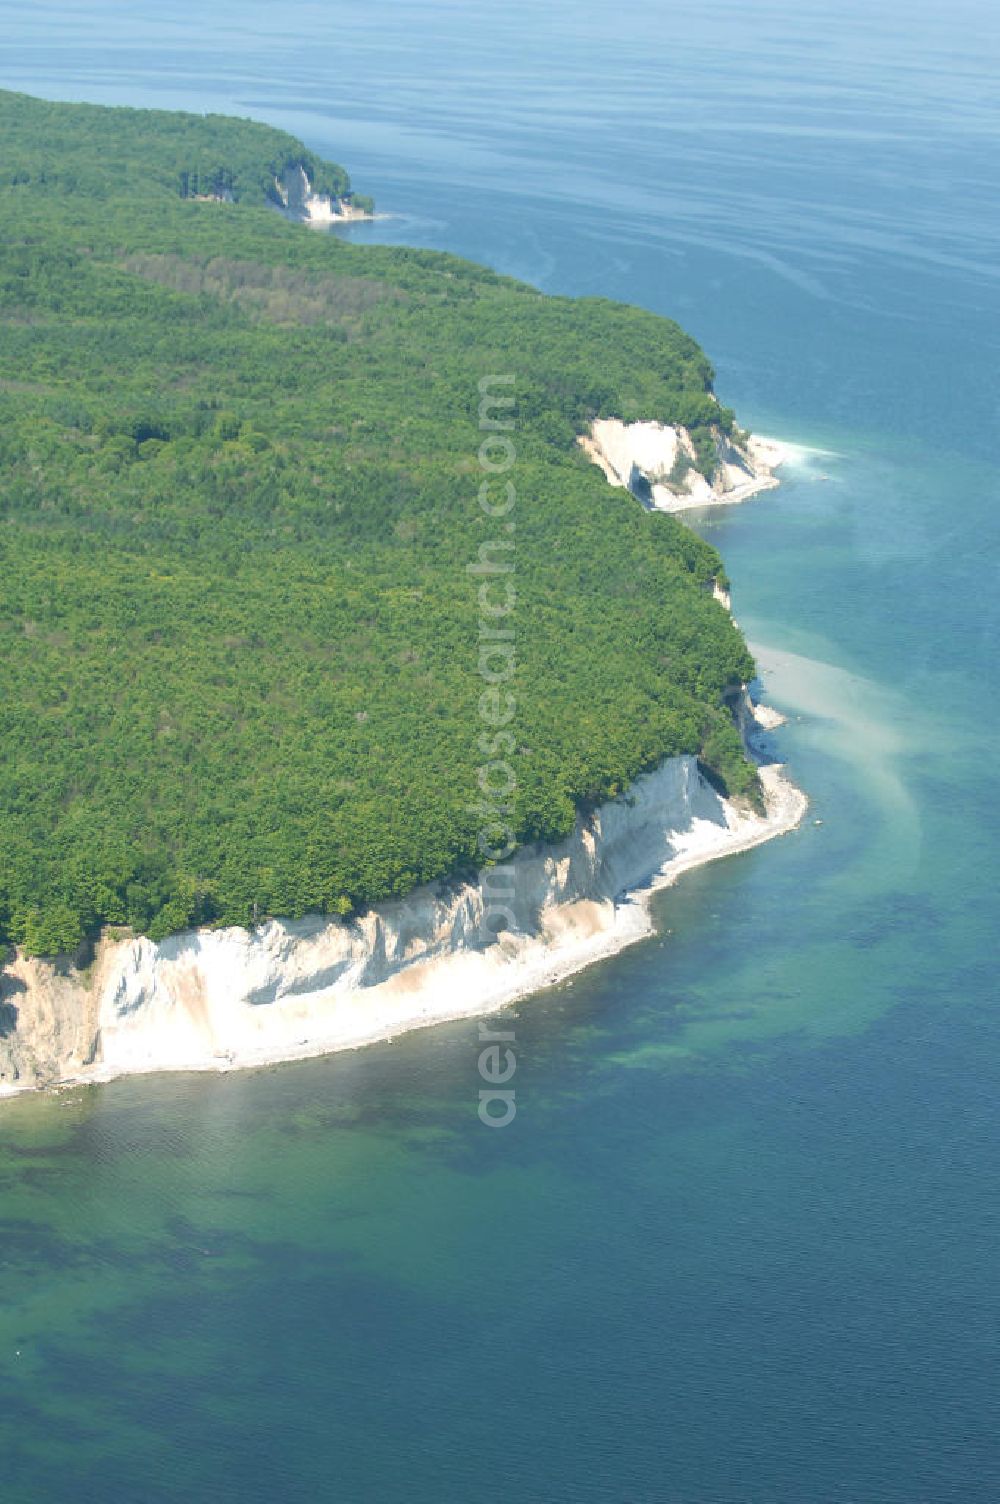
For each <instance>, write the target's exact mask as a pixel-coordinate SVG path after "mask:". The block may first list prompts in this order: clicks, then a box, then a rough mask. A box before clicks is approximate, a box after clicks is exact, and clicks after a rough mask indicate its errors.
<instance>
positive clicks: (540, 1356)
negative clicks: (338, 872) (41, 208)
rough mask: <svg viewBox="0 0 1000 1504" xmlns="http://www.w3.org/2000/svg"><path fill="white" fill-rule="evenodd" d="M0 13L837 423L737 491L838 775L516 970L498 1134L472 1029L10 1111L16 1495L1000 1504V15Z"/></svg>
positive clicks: (561, 0) (819, 771)
mask: <svg viewBox="0 0 1000 1504" xmlns="http://www.w3.org/2000/svg"><path fill="white" fill-rule="evenodd" d="M0 22H2V31H3V35H4V37H5V46H4V50H3V53H2V64H0V79H2V82H3V83H4V84H5V85H7V86H11V87H19V88H24V89H27V90H30V91H34V92H38V93H43V94H47V95H51V96H52V97H74V98H77V97H86V98H92V99H96V100H106V101H120V102H129V103H142V104H160V105H184V106H193V107H197V108H211V109H223V110H236V111H238V112H241V113H252V114H255V115H258V116H261V117H262V118H266V119H269V120H271V121H274V122H275V123H277V124H281V125H285V126H288V127H290V128H292V129H294V130H296V131H297V132H299V133H300V134H301V135H302V136H304V137H305V139H306V140H307V141H308V142H309V143H310V145H312V146H313V147H315V148H317V149H320V150H326V151H327V152H329V153H330V154H331V155H333V156H336V157H338V158H341V159H343V160H345V161H347V162H348V163H349V164H350V167H351V170H352V172H353V175H354V178H355V180H356V182H357V183H358V185H359V187H362V188H364V189H368V190H371V191H373V192H374V193H375V194H376V196H377V198H378V199H379V202H380V205H381V206H382V207H383V208H385V209H387V210H391V211H392V214H393V216H394V217H393V218H389V219H386V220H383V221H381V222H380V223H379V224H378V225H377V226H375V227H358V228H356V229H354V230H352V231H351V232H350V233H351V234H352V236H353V237H354V238H356V239H361V240H363V239H365V238H372V237H373V236H377V237H379V238H384V239H393V240H400V241H407V242H411V243H414V242H415V243H418V244H423V245H431V246H441V247H445V248H448V249H451V250H455V251H458V252H461V253H463V254H467V255H470V256H474V257H476V258H477V259H480V260H486V261H489V262H491V263H492V264H494V265H496V266H498V267H499V268H501V269H502V270H504V271H508V272H512V273H515V274H518V275H521V276H524V277H527V278H529V279H531V280H533V281H535V282H537V283H539V284H540V285H542V286H544V287H546V288H549V289H552V290H559V291H566V292H580V293H602V294H606V295H608V296H612V297H619V298H625V299H628V300H631V301H636V302H640V303H643V304H646V305H647V306H649V307H652V308H655V309H657V310H660V311H662V312H665V313H670V314H672V315H674V316H676V317H677V318H679V319H680V321H681V322H682V323H684V324H685V325H686V326H687V327H688V328H690V329H691V330H692V332H693V333H695V334H696V335H697V336H698V337H699V339H701V341H702V342H703V344H704V345H705V347H706V348H707V349H708V351H709V352H710V354H711V356H712V358H713V359H714V360H715V362H716V364H717V367H718V373H719V379H718V386H719V389H720V392H721V393H722V395H723V397H724V398H725V399H726V400H727V401H730V402H732V403H733V404H734V405H735V406H736V407H737V408H738V410H739V412H740V415H741V417H742V418H743V420H744V421H746V422H749V423H750V424H751V425H753V426H755V427H757V428H758V429H760V430H761V431H763V432H773V433H778V434H781V435H782V436H784V437H787V438H790V439H792V440H795V441H797V442H798V443H799V444H801V445H803V446H806V450H807V452H805V453H804V454H803V455H802V456H801V458H800V459H799V460H798V461H797V462H796V463H795V465H793V466H792V467H791V468H790V470H789V472H788V473H787V476H786V480H785V484H784V485H783V486H782V488H781V489H780V490H779V491H777V492H773V493H770V494H768V495H767V496H765V497H762V498H760V499H759V500H758V501H756V502H754V503H751V504H749V505H747V506H745V507H742V508H739V509H735V510H733V511H731V512H728V513H719V514H715V515H714V516H712V517H711V518H709V519H704V520H703V524H702V525H703V527H704V530H705V532H706V535H707V536H710V537H711V538H712V540H713V542H715V543H716V544H717V545H718V546H719V547H720V548H721V550H722V552H723V554H724V556H725V559H726V562H727V565H728V568H729V571H730V573H731V575H732V577H733V580H734V587H735V588H734V599H735V608H736V614H737V616H738V618H739V620H740V622H741V624H742V625H743V626H744V627H745V628H746V630H747V632H748V635H749V636H750V638H751V640H752V642H753V644H754V646H755V649H756V651H757V652H758V656H759V660H760V663H761V666H762V673H763V676H764V680H765V683H766V686H767V689H768V692H769V694H770V696H771V698H772V699H773V700H774V701H775V702H776V703H778V704H780V705H781V706H782V707H783V708H784V709H785V710H786V712H787V713H788V714H789V716H790V721H789V725H788V726H787V727H786V728H785V729H784V730H783V731H782V732H781V733H780V737H781V747H782V749H783V752H784V754H785V755H786V756H787V759H788V761H789V763H790V765H791V769H792V771H793V773H794V776H795V777H796V778H797V780H798V781H799V782H800V783H801V784H802V785H803V786H804V787H806V788H807V789H808V791H809V793H810V796H811V798H812V808H811V810H810V815H809V817H808V820H807V822H806V824H805V825H804V826H803V828H802V829H801V831H799V832H798V833H797V834H795V835H793V836H791V837H788V838H786V839H783V840H781V841H779V842H776V843H773V844H772V845H770V846H768V847H764V848H761V849H758V850H756V851H753V852H749V853H746V854H744V855H742V856H740V857H737V858H734V859H733V860H731V861H728V862H726V863H722V864H716V865H714V866H712V867H709V868H706V869H703V870H702V871H700V872H697V873H693V874H690V875H689V876H687V877H686V878H685V879H684V880H683V881H682V882H681V884H680V885H679V886H678V887H677V888H676V889H674V890H671V891H669V892H666V893H664V894H661V895H660V896H659V897H658V899H657V900H656V913H657V918H658V922H659V926H660V933H659V935H658V936H657V937H656V938H655V939H653V940H652V941H650V942H649V943H648V944H645V945H642V946H639V947H637V948H635V949H633V950H631V951H629V952H627V953H626V954H624V955H622V956H620V957H618V958H616V959H615V960H614V961H612V962H608V963H606V964H604V965H601V966H599V967H596V968H594V969H593V970H592V971H591V972H589V973H587V974H586V975H585V976H583V977H580V978H577V979H576V981H575V983H574V984H573V985H572V986H565V987H561V988H558V989H555V990H554V991H552V992H550V993H548V994H546V995H545V996H543V997H541V998H539V999H537V1000H535V1001H534V1002H532V1003H531V1004H530V1005H525V1006H522V1007H521V1009H520V1010H519V1017H518V1018H517V1020H516V1021H515V1025H514V1026H515V1028H516V1032H517V1051H518V1059H519V1068H518V1074H517V1077H516V1084H517V1090H518V1105H519V1112H518V1116H517V1119H516V1121H515V1123H514V1124H513V1125H512V1126H511V1127H510V1128H509V1129H507V1130H505V1131H503V1132H499V1133H491V1132H488V1131H487V1130H485V1129H483V1128H481V1127H480V1125H479V1124H478V1122H477V1119H476V1101H477V1091H478V1087H479V1084H480V1083H479V1078H478V1076H477V1073H476V1056H477V1041H476V1032H475V1029H474V1027H471V1026H469V1025H468V1024H458V1025H454V1026H446V1027H443V1028H439V1029H435V1030H432V1031H428V1032H427V1033H425V1034H421V1035H416V1036H410V1037H407V1038H404V1039H401V1040H399V1041H397V1042H396V1043H395V1044H393V1045H391V1046H387V1047H380V1048H376V1049H371V1050H368V1051H365V1052H362V1053H358V1054H354V1055H349V1056H342V1057H337V1058H333V1059H330V1060H328V1061H319V1062H312V1063H308V1064H301V1065H295V1066H288V1067H282V1068H279V1069H276V1070H273V1071H266V1072H262V1073H258V1074H251V1075H240V1076H232V1077H228V1078H220V1079H207V1078H197V1077H195V1078H192V1077H183V1078H159V1079H153V1080H147V1081H131V1082H120V1083H117V1084H115V1085H112V1086H110V1087H107V1088H103V1089H94V1090H88V1091H84V1092H73V1093H70V1094H68V1095H66V1096H62V1097H59V1098H55V1099H43V1100H38V1099H32V1100H19V1101H17V1102H13V1103H7V1104H4V1106H3V1110H2V1113H0V1198H2V1199H0V1224H2V1225H0V1231H2V1246H0V1266H2V1282H0V1446H2V1453H0V1455H2V1478H3V1487H4V1497H5V1498H9V1499H12V1500H15V1501H17V1504H20V1501H32V1504H33V1501H36V1500H45V1501H49V1500H51V1501H61V1500H63V1499H66V1500H69V1499H72V1500H74V1501H91V1500H94V1501H96V1500H102V1501H103V1500H106V1499H109V1498H110V1499H114V1500H128V1501H132V1500H143V1501H146V1500H148V1501H151V1504H161V1501H162V1504H166V1501H176V1500H192V1499H195V1500H202V1499H204V1500H209V1499H211V1500H228V1499H232V1500H237V1499H239V1500H274V1499H280V1500H293V1501H295V1500H303V1501H305V1500H314V1499H317V1498H323V1499H327V1498H329V1499H338V1500H341V1499H342V1500H346V1501H351V1504H354V1501H367V1500H373V1501H379V1504H383V1501H388V1504H395V1501H401V1500H404V1499H405V1500H408V1501H411V1500H412V1501H419V1504H424V1501H427V1504H430V1501H435V1504H437V1501H440V1500H442V1499H449V1500H450V1499H456V1500H458V1499H461V1500H463V1501H468V1504H476V1501H479V1500H484V1501H485V1500H487V1499H493V1498H496V1497H498V1496H499V1497H508V1498H512V1499H517V1500H521V1501H528V1504H536V1501H537V1504H549V1501H554V1504H562V1501H566V1504H570V1501H572V1504H578V1501H579V1504H622V1501H629V1504H637V1501H642V1504H646V1501H656V1504H661V1501H662V1504H737V1501H753V1504H872V1501H875V1504H883V1501H884V1504H897V1501H898V1504H938V1501H951V1500H955V1501H963V1504H979V1501H983V1504H986V1501H992V1500H994V1499H996V1498H997V1497H998V1495H1000V1444H998V1442H997V1440H996V1437H997V1432H998V1425H997V1422H998V1416H997V1401H996V1383H995V1375H996V1367H997V1359H998V1350H997V1348H998V1343H997V1335H996V1334H997V1330H998V1316H1000V1309H998V1307H1000V1297H998V1293H997V1292H998V1288H1000V1282H998V1272H1000V1271H998V1232H1000V1226H998V1223H1000V1188H998V1184H997V1173H996V1164H997V1150H998V1109H997V1102H998V1092H1000V1049H998V1046H1000V1022H998V1014H997V1007H996V1001H995V992H996V988H995V982H994V962H993V954H994V944H993V941H994V935H995V933H996V920H997V913H996V908H997V904H996V893H997V880H998V875H1000V873H998V860H997V853H996V838H995V831H996V820H995V810H996V808H997V795H998V790H997V772H996V753H995V749H996V746H997V733H998V730H1000V728H998V726H997V719H998V715H997V708H996V695H995V681H996V643H997V626H998V606H997V599H998V596H997V589H996V586H997V568H998V566H997V560H998V537H997V532H998V523H997V518H998V513H1000V509H998V500H1000V497H998V490H1000V487H998V482H997V469H996V452H997V434H996V426H997V425H996V417H997V403H998V396H1000V391H998V386H1000V382H998V377H997V370H998V362H997V354H998V349H1000V310H998V298H997V266H998V261H997V241H998V230H1000V203H998V200H1000V192H998V190H1000V182H998V169H997V163H998V155H997V145H998V135H1000V111H998V107H997V103H996V96H995V89H994V80H995V76H996V65H997V62H998V53H1000V23H998V21H997V18H996V14H995V11H994V9H993V7H992V6H990V5H988V4H987V3H985V0H982V3H980V0H959V3H958V4H955V5H952V6H949V7H948V8H947V11H945V10H944V9H943V8H941V9H938V8H934V9H933V10H932V9H931V8H929V7H926V6H921V7H918V8H916V10H915V8H914V7H912V6H910V5H903V4H902V3H901V0H884V3H882V4H881V5H879V6H863V5H861V4H860V3H859V0H845V3H843V4H840V5H837V6H833V5H831V4H827V3H822V4H821V3H818V0H806V3H799V4H796V5H794V6H793V5H791V4H790V3H787V0H773V3H746V4H741V5H735V4H734V5H723V4H719V3H708V4H705V5H700V6H695V5H694V4H693V3H690V0H684V3H681V4H677V5H671V6H664V5H654V4H652V3H648V4H638V3H636V4H626V5H625V6H619V7H614V8H608V9H607V10H603V9H598V8H597V7H594V6H589V5H569V4H567V3H566V0H554V3H551V4H548V5H546V6H545V7H540V6H532V5H528V4H526V3H524V0H513V3H511V4H508V5H506V6H505V7H503V8H500V7H492V6H488V5H486V4H485V3H482V0H466V3H463V4H448V3H445V0H437V3H431V0H392V3H381V4H370V5H361V4H357V5H354V4H342V3H335V4H330V5H324V6H320V5H316V4H310V3H307V0H289V3H287V4H285V5H284V6H282V7H280V8H278V7H267V6H264V5H263V4H261V3H259V0H247V3H241V4H239V5H237V4H235V3H228V0H227V3H220V4H217V5H215V6H213V7H212V8H211V11H210V12H209V13H206V11H205V8H204V7H196V6H195V5H193V4H191V3H185V0H163V3H162V4H161V5H159V6H157V7H155V9H154V8H153V7H145V6H143V7H127V8H126V7H123V6H121V5H116V4H110V3H104V4H68V3H49V0H41V3H35V4H32V5H30V6H28V5H18V4H11V3H5V0H0ZM817 821H821V822H822V823H819V824H817V823H815V822H817Z"/></svg>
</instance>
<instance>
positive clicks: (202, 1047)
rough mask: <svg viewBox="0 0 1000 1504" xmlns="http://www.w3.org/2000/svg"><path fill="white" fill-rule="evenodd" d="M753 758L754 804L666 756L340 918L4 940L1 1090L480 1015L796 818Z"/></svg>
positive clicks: (778, 781)
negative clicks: (30, 953)
mask: <svg viewBox="0 0 1000 1504" xmlns="http://www.w3.org/2000/svg"><path fill="white" fill-rule="evenodd" d="M761 774H762V781H763V784H764V789H765V795H766V801H767V811H766V813H765V814H763V815H762V814H758V813H756V812H754V811H752V810H750V809H738V808H736V807H735V806H734V805H733V804H732V803H730V802H729V801H727V800H725V799H723V798H721V797H720V795H719V794H718V793H717V792H716V791H715V790H714V789H713V788H711V787H710V785H709V784H708V783H707V782H706V781H705V779H704V778H703V777H702V776H701V774H700V772H699V770H698V766H697V762H696V760H695V759H694V758H693V757H675V758H671V759H670V760H669V761H667V762H665V763H663V764H662V766H661V767H659V768H658V769H656V771H655V772H652V773H649V774H646V775H644V776H643V777H640V778H638V779H637V780H636V782H635V783H634V785H633V786H632V788H631V789H630V790H629V791H628V793H627V794H625V795H622V796H621V797H619V798H617V799H614V800H612V801H610V802H608V803H607V804H604V805H602V806H601V807H600V808H599V809H597V810H596V811H595V812H594V813H593V814H590V815H588V816H586V817H581V818H580V819H578V821H577V824H576V828H575V830H574V832H573V834H572V835H571V836H569V837H568V838H567V839H566V840H564V841H562V842H560V843H558V844H557V845H553V846H551V847H539V846H533V847H526V848H525V849H524V850H522V851H520V852H518V853H517V855H516V856H515V857H514V858H513V860H512V861H511V862H510V863H509V864H508V866H507V868H506V869H485V870H484V871H483V872H482V873H480V875H479V878H478V880H477V881H475V882H464V883H436V884H433V885H430V886H427V887H424V888H421V889H418V890H417V891H415V892H414V893H412V894H411V895H410V896H409V897H407V898H406V899H403V900H401V901H399V902H394V903H390V904H385V905H382V906H380V907H378V908H373V909H371V910H370V911H369V912H368V913H366V914H363V915H361V916H360V917H359V918H357V919H355V920H352V921H349V922H347V921H340V920H329V919H324V918H319V917H317V918H311V919H303V920H298V921H286V920H271V921H269V922H268V923H266V924H264V925H262V926H261V927H260V928H259V929H257V930H256V931H254V932H252V933H250V932H247V931H245V930H242V929H223V930H192V931H188V932H186V933H184V934H180V935H175V936H172V937H171V938H170V939H168V940H164V941H161V942H160V943H159V944H154V943H153V942H152V941H151V940H147V939H145V938H143V937H141V936H139V937H136V938H127V939H118V938H115V937H114V936H113V935H112V934H107V935H105V937H104V938H103V939H102V940H101V942H100V944H99V945H98V947H97V951H96V954H95V955H94V957H93V959H92V961H91V963H90V965H89V966H87V968H86V969H81V968H78V967H77V966H74V965H72V964H70V963H68V962H66V963H63V964H60V963H58V962H56V963H53V962H51V961H40V960H33V959H28V958H26V957H23V956H16V957H15V959H14V960H13V962H12V963H11V964H9V965H8V966H7V967H6V969H5V970H4V972H3V973H2V978H0V1093H9V1092H11V1091H17V1090H22V1089H25V1088H28V1087H33V1086H39V1085H49V1084H53V1083H55V1082H58V1081H66V1080H107V1079H109V1078H110V1077H113V1076H116V1075H121V1074H127V1073H133V1072H143V1071H158V1070H190V1069H194V1070H198V1069H202V1070H203V1069H216V1070H219V1069H228V1068H230V1067H233V1066H250V1065H258V1064H263V1063H265V1062H268V1061H272V1060H288V1059H293V1058H297V1057H302V1056H307V1055H315V1054H321V1053H326V1052H327V1051H332V1050H338V1049H345V1048H349V1047H352V1046H356V1045H361V1044H366V1043H369V1042H371V1041H373V1040H377V1039H387V1038H391V1037H392V1036H393V1035H395V1034H397V1033H399V1032H401V1031H403V1030H406V1029H413V1028H419V1027H421V1026H423V1025H427V1024H432V1023H435V1022H438V1021H441V1020H443V1019H454V1018H460V1017H463V1016H466V1015H472V1014H482V1013H487V1012H489V1011H491V1010H492V1009H495V1008H498V1007H500V1006H502V1005H503V1004H504V1003H507V1002H510V1001H512V1000H513V999H515V998H518V997H521V996H523V995H524V994H525V993H529V992H534V991H537V990H538V989H539V988H541V987H544V986H545V985H546V984H547V983H549V982H552V981H554V980H556V979H557V978H559V977H562V976H566V975H568V974H570V973H571V972H574V971H577V970H579V969H580V968H581V967H583V966H586V965H588V964H589V963H590V962H591V961H594V960H596V959H598V958H599V957H601V956H605V955H608V954H611V953H612V952H614V951H616V950H619V949H620V948H621V947H622V946H624V945H628V944H630V943H631V942H632V941H634V940H637V939H639V938H641V937H642V936H643V935H645V934H647V933H648V932H649V928H650V922H649V918H648V914H647V909H646V904H645V902H644V901H643V893H644V891H645V892H648V890H649V889H650V888H651V887H652V886H657V885H661V884H663V883H665V882H670V881H672V880H673V878H674V877H676V876H677V875H678V874H679V873H680V872H682V871H684V870H686V869H687V868H689V867H692V866H696V865H699V864H700V863H701V862H704V861H710V860H712V859H713V858H714V857H719V856H725V855H727V854H729V853H731V852H733V851H737V850H742V849H744V848H746V847H749V846H754V845H757V844H758V843H759V842H761V841H765V840H768V839H769V838H770V837H771V836H774V835H777V834H780V833H781V832H782V831H785V830H789V829H791V828H792V826H794V825H795V824H797V823H798V820H799V819H800V818H801V814H802V811H803V809H804V807H805V800H804V798H803V796H802V795H801V794H800V793H799V792H798V790H797V789H795V788H794V787H793V786H792V785H791V784H789V783H788V782H787V781H786V780H785V779H784V778H783V777H782V775H781V772H780V769H778V768H777V767H764V768H762V770H761ZM503 872H506V874H507V875H506V876H504V875H502V873H503ZM501 910H503V911H504V918H503V922H504V923H507V924H509V925H510V928H508V929H507V930H505V931H504V932H503V933H502V934H501V936H500V938H499V939H496V938H494V936H493V930H494V929H496V928H499V921H498V918H497V916H498V915H499V914H500V912H501Z"/></svg>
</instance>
